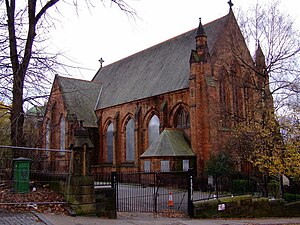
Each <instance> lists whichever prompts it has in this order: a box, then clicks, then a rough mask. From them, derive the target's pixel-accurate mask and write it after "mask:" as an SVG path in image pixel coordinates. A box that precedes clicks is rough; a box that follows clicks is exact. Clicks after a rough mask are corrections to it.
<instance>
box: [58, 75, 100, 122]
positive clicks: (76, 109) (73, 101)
mask: <svg viewBox="0 0 300 225" xmlns="http://www.w3.org/2000/svg"><path fill="white" fill-rule="evenodd" d="M56 79H58V84H59V87H60V90H61V93H62V96H63V99H64V103H65V107H66V110H67V113H68V114H75V115H76V116H77V120H78V121H80V120H83V125H84V126H85V127H98V125H97V118H96V115H95V113H94V109H95V105H96V102H97V99H98V96H99V92H100V90H101V86H102V85H101V84H99V83H97V82H92V81H85V80H79V79H72V78H67V77H61V76H56Z"/></svg>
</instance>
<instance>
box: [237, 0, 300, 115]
mask: <svg viewBox="0 0 300 225" xmlns="http://www.w3.org/2000/svg"><path fill="white" fill-rule="evenodd" d="M280 7H281V6H280V1H279V0H276V1H272V2H271V3H269V4H267V5H263V4H262V3H261V2H259V3H258V2H257V3H256V5H254V7H252V8H249V9H248V10H247V11H245V12H243V11H240V14H239V17H238V21H239V24H240V27H241V31H242V33H243V35H244V37H245V39H246V42H247V44H248V46H249V48H250V49H251V47H252V49H253V47H254V46H255V47H256V48H257V47H260V48H261V51H262V52H263V54H264V56H265V67H264V68H263V69H262V70H260V71H258V70H257V69H256V68H253V66H251V65H247V66H248V67H249V68H251V69H253V70H255V72H256V73H257V74H258V75H259V76H261V77H266V76H269V81H268V83H266V84H265V85H267V86H269V87H270V89H271V93H270V94H272V96H273V98H274V103H275V109H276V110H282V108H286V107H288V101H289V99H290V98H291V97H293V98H294V97H295V96H297V95H299V93H300V76H299V73H300V60H299V57H300V32H299V30H296V29H295V22H294V21H293V19H292V18H291V17H290V16H289V15H288V14H287V13H284V12H282V11H281V10H280ZM237 54H238V53H237Z"/></svg>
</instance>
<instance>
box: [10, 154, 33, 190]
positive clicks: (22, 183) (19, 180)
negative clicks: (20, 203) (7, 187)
mask: <svg viewBox="0 0 300 225" xmlns="http://www.w3.org/2000/svg"><path fill="white" fill-rule="evenodd" d="M30 162H31V159H28V158H23V157H21V158H17V159H14V183H13V185H14V190H15V192H16V193H28V192H29V169H30Z"/></svg>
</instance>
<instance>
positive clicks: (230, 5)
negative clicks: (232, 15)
mask: <svg viewBox="0 0 300 225" xmlns="http://www.w3.org/2000/svg"><path fill="white" fill-rule="evenodd" d="M227 3H228V5H229V7H230V10H231V9H232V6H233V3H232V1H231V0H229V1H228V2H227Z"/></svg>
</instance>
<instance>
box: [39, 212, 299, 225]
mask: <svg viewBox="0 0 300 225" xmlns="http://www.w3.org/2000/svg"><path fill="white" fill-rule="evenodd" d="M41 216H42V217H44V218H45V219H46V220H47V221H48V222H50V223H52V224H55V225H154V224H155V225H285V224H289V225H296V224H297V225H300V218H270V219H227V220H223V219H218V220H216V219H215V220H208V219H205V220H203V219H189V218H166V217H157V216H155V215H154V214H151V213H139V214H130V213H128V214H125V215H122V216H119V217H118V219H115V220H111V219H101V218H97V217H80V216H78V217H69V216H63V215H53V214H41Z"/></svg>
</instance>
